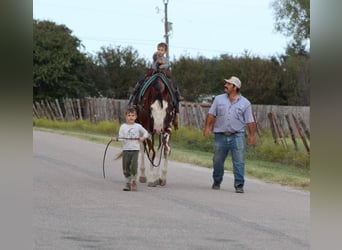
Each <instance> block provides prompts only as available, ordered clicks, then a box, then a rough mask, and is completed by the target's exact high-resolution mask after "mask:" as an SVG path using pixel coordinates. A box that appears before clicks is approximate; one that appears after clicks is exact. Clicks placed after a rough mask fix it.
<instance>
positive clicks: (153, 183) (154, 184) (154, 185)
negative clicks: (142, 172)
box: [147, 182, 157, 187]
mask: <svg viewBox="0 0 342 250" xmlns="http://www.w3.org/2000/svg"><path fill="white" fill-rule="evenodd" d="M147 186H149V187H156V186H157V185H156V183H155V182H149V183H148V184H147Z"/></svg>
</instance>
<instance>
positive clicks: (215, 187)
mask: <svg viewBox="0 0 342 250" xmlns="http://www.w3.org/2000/svg"><path fill="white" fill-rule="evenodd" d="M211 188H212V189H215V190H219V189H220V184H218V183H215V182H214V183H213V185H212V186H211Z"/></svg>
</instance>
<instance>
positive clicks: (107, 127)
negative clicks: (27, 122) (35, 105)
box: [33, 118, 120, 136]
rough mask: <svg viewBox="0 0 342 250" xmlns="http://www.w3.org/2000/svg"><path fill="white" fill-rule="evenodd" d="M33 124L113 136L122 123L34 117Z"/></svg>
mask: <svg viewBox="0 0 342 250" xmlns="http://www.w3.org/2000/svg"><path fill="white" fill-rule="evenodd" d="M33 125H34V126H35V127H41V128H53V129H59V130H69V131H80V132H89V133H97V134H101V135H108V136H112V135H115V134H117V133H118V132H119V127H120V124H118V123H117V122H111V121H103V122H100V123H98V124H94V123H92V122H90V121H89V120H77V121H73V122H65V121H52V120H48V119H45V118H41V119H35V118H34V119H33Z"/></svg>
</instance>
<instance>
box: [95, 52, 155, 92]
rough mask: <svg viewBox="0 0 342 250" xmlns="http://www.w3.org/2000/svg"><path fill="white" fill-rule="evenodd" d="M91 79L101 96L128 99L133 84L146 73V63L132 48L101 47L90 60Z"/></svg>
mask: <svg viewBox="0 0 342 250" xmlns="http://www.w3.org/2000/svg"><path fill="white" fill-rule="evenodd" d="M92 60H93V62H94V65H96V66H94V67H92V69H91V71H90V75H91V76H92V79H93V81H94V82H96V84H97V88H98V89H99V92H100V94H101V95H102V96H105V97H110V98H116V99H128V97H129V95H130V93H131V92H132V90H133V88H134V86H135V84H136V83H137V82H138V80H139V79H141V78H142V77H143V76H144V75H145V73H146V71H147V69H148V68H147V62H146V61H145V60H144V59H140V58H139V54H138V52H137V51H136V50H134V49H133V48H132V47H127V48H121V47H120V46H118V47H116V48H112V47H108V48H105V47H102V48H101V51H100V52H98V53H97V55H96V56H94V57H93V58H92Z"/></svg>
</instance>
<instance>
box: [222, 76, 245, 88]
mask: <svg viewBox="0 0 342 250" xmlns="http://www.w3.org/2000/svg"><path fill="white" fill-rule="evenodd" d="M224 81H225V82H229V83H231V84H234V85H235V86H236V87H238V88H241V81H240V79H239V78H237V77H236V76H232V77H231V78H229V79H224Z"/></svg>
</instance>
